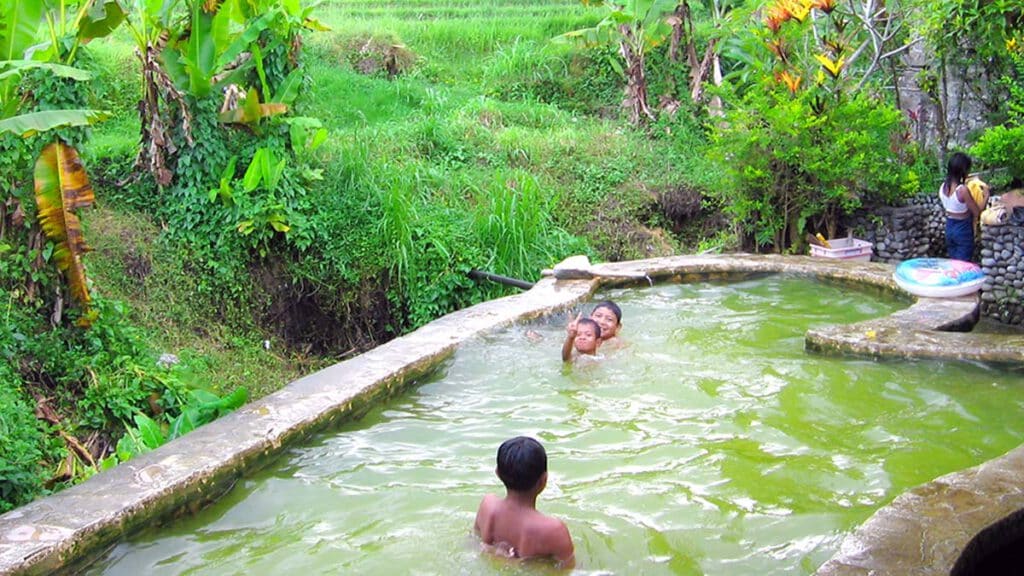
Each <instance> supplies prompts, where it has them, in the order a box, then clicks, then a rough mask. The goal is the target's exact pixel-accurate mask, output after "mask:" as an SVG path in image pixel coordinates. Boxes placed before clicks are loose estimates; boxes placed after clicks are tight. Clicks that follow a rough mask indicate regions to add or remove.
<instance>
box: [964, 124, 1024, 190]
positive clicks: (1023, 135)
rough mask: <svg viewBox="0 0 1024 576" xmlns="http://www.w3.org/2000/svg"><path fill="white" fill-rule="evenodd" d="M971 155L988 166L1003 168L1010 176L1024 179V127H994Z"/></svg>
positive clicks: (988, 130) (972, 149)
mask: <svg viewBox="0 0 1024 576" xmlns="http://www.w3.org/2000/svg"><path fill="white" fill-rule="evenodd" d="M971 155H972V156H975V157H977V158H979V159H980V160H982V161H983V162H984V163H985V164H986V165H988V166H1001V167H1005V168H1008V169H1009V170H1010V175H1011V176H1013V177H1017V178H1024V125H1018V126H1012V127H1010V126H1004V125H1000V126H993V127H991V128H988V129H987V130H985V133H984V134H982V135H981V138H979V139H978V142H977V143H976V144H975V145H974V146H972V147H971Z"/></svg>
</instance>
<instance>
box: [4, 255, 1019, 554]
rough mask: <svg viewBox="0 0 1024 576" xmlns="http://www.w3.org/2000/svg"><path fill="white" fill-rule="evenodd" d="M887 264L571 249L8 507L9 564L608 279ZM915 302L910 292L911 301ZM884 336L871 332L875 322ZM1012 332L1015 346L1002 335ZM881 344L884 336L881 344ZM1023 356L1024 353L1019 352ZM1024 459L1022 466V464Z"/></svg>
mask: <svg viewBox="0 0 1024 576" xmlns="http://www.w3.org/2000/svg"><path fill="white" fill-rule="evenodd" d="M892 271H893V268H892V266H891V265H887V264H875V263H851V262H840V261H831V260H823V259H812V258H810V257H800V256H793V257H783V256H759V255H743V254H738V255H727V256H717V255H715V256H678V257H670V258H657V259H651V260H639V261H632V262H622V263H613V264H602V265H595V266H591V265H590V264H589V263H588V262H587V261H586V259H585V258H579V257H577V258H574V259H569V260H567V261H565V262H563V263H561V264H560V265H558V266H556V267H555V268H554V269H553V270H551V271H546V272H547V274H546V277H545V278H543V279H541V280H540V281H539V282H537V283H536V285H535V286H534V287H533V288H532V289H531V290H529V291H527V292H524V293H522V294H517V295H514V296H509V297H506V298H501V299H497V300H492V301H489V302H484V303H482V304H478V305H476V306H473V307H471V308H467V309H465V310H461V311H458V312H455V313H452V314H449V315H447V316H445V317H443V318H441V319H438V320H436V321H434V322H431V323H430V324H428V325H426V326H424V327H422V328H420V329H418V330H416V331H415V332H412V333H410V334H408V335H406V336H403V337H401V338H396V339H395V340H392V341H391V342H388V343H387V344H384V345H382V346H379V347H377V348H375V349H374V350H371V351H369V352H367V353H365V354H362V355H360V356H358V357H356V358H353V359H350V360H347V361H345V362H341V363H339V364H335V365H333V366H331V367H329V368H326V369H324V370H321V371H319V372H317V373H315V374H312V375H310V376H307V377H304V378H301V379H299V380H296V381H295V382H292V383H290V384H289V385H287V386H285V387H284V388H282V389H281V390H280V391H278V392H276V393H274V394H271V395H269V396H266V397H264V398H262V399H260V400H258V401H256V402H253V403H251V404H248V405H246V406H244V407H242V408H241V409H239V410H237V411H236V412H234V413H232V414H230V415H228V416H225V417H224V418H221V419H219V420H217V421H215V422H213V423H210V424H208V425H206V426H203V427H201V428H199V429H197V430H195V431H193V432H191V433H190V434H188V435H187V436H185V437H183V438H179V439H177V440H174V441H172V442H169V443H168V444H166V445H164V446H161V447H160V448H158V449H157V450H154V451H153V452H150V453H148V454H143V455H140V456H137V457H136V458H134V459H132V460H131V461H129V462H126V463H124V464H121V465H119V466H117V467H116V468H114V469H112V470H109V471H106V472H103V473H100V474H97V475H95V476H93V477H92V478H90V479H88V480H87V481H85V482H83V483H81V484H79V485H77V486H74V487H72V488H69V489H67V490H64V491H62V492H60V493H58V494H55V495H53V496H49V497H46V498H42V499H40V500H37V501H35V502H33V503H31V504H28V505H26V506H23V507H22V508H19V509H17V510H14V511H11V512H8V513H7V514H4V515H2V516H0V573H3V574H12V573H24V574H41V573H48V572H52V571H56V570H61V569H66V568H68V567H69V566H73V565H77V564H79V563H81V562H82V561H83V559H87V558H89V557H91V556H93V555H95V554H96V553H97V552H98V551H101V550H103V549H104V548H105V547H107V546H109V545H110V544H112V543H114V542H116V541H117V540H118V539H120V538H122V537H123V536H124V535H125V534H128V533H131V532H133V531H135V530H137V529H139V528H141V527H143V526H152V525H154V524H155V523H158V522H160V521H163V520H166V519H167V518H169V517H172V516H174V515H175V514H179V513H182V512H184V513H188V512H190V511H194V510H196V509H198V508H199V507H201V506H203V505H204V504H206V503H208V502H210V501H212V500H214V499H216V498H217V497H219V496H220V495H221V494H223V493H224V492H225V491H226V490H228V489H230V488H231V486H232V485H233V484H234V482H235V481H236V480H237V479H238V478H240V477H242V476H244V475H246V474H248V473H250V472H252V471H253V470H254V469H257V468H259V467H261V466H263V465H265V464H266V463H267V462H268V461H269V460H271V459H272V458H274V457H276V456H277V455H279V454H280V453H281V452H282V450H283V449H284V447H286V446H289V445H292V444H294V443H296V442H299V441H301V440H302V439H304V438H305V437H307V436H309V435H310V434H313V433H315V432H317V431H320V430H323V429H325V428H327V427H329V426H331V425H333V424H336V423H338V422H342V421H345V420H350V419H353V418H358V417H360V416H361V415H362V414H363V413H365V411H366V410H368V409H369V408H370V407H371V406H372V405H374V404H375V403H376V402H378V401H380V399H381V398H384V397H387V396H389V395H391V394H397V393H399V392H401V391H403V390H405V389H407V388H409V387H410V386H413V385H415V383H416V382H417V380H418V379H419V378H420V377H421V376H423V375H424V374H426V373H427V372H429V371H430V370H432V369H433V368H434V367H435V366H436V365H437V363H438V362H439V361H440V360H442V359H443V358H445V357H447V356H448V355H450V354H451V353H452V352H453V351H454V350H455V348H456V347H457V346H458V345H459V344H461V343H463V342H465V341H467V340H468V339H470V338H473V337H475V336H477V335H478V334H481V333H483V332H487V331H490V330H493V329H495V328H498V327H502V326H505V325H508V324H511V323H513V322H521V321H526V320H530V319H532V318H535V317H538V316H541V315H544V314H549V313H552V312H555V311H558V310H560V309H563V308H566V307H568V306H571V305H572V304H574V303H576V302H578V301H580V300H582V299H585V298H587V297H588V296H589V295H590V294H592V293H593V292H594V291H595V290H596V289H598V288H599V287H601V286H620V285H648V284H649V283H653V282H663V281H682V282H688V281H697V280H706V279H711V280H714V279H721V280H728V279H737V278H743V277H749V276H752V275H761V274H774V273H786V274H797V275H803V276H808V277H815V278H818V279H822V280H826V281H838V282H841V283H849V284H855V285H859V286H869V287H875V288H876V289H878V290H880V291H883V292H889V293H892V294H899V292H898V288H897V287H896V285H895V283H894V282H893V280H892ZM911 300H912V299H910V298H908V302H909V301H911ZM976 319H977V299H972V298H966V299H957V300H955V301H946V302H938V301H922V300H919V301H917V302H916V303H915V304H913V305H911V306H910V308H908V310H906V311H901V312H897V313H896V314H894V315H893V316H891V317H889V318H888V319H878V320H876V321H871V322H873V323H871V322H869V323H859V324H855V325H852V326H849V327H830V328H827V329H822V330H819V331H816V332H821V334H820V335H815V336H813V337H812V335H811V334H810V333H809V334H808V347H809V348H812V349H816V350H822V351H826V352H830V351H836V352H842V353H857V354H863V353H867V354H872V355H876V356H889V355H892V356H912V355H924V356H929V357H946V358H968V357H969V358H971V359H980V360H985V359H988V358H986V357H983V356H982V355H980V353H979V355H971V356H964V355H963V351H964V349H965V344H964V341H963V340H962V338H963V337H965V336H970V335H968V334H959V333H952V332H944V331H941V330H948V329H950V328H960V329H962V328H964V327H966V325H968V324H971V323H973V321H974V320H976ZM872 330H873V331H874V335H873V336H871V331H872ZM993 338H994V340H992V341H990V342H988V343H982V341H981V340H979V341H978V342H976V343H972V346H976V347H977V349H979V350H983V349H990V350H991V349H998V350H999V353H998V354H997V355H995V358H996V359H997V360H998V361H1003V362H1008V363H1016V365H1018V366H1019V365H1021V364H1022V363H1024V343H1020V342H1017V341H1016V340H1013V339H1012V338H1009V339H1007V338H1006V337H997V336H995V335H993ZM1000 339H1002V340H1010V341H1011V342H1010V344H1006V345H1003V344H999V343H998V341H999V340H1000ZM883 344H884V345H883ZM1014 358H1016V360H1014ZM1020 468H1021V469H1024V467H1020Z"/></svg>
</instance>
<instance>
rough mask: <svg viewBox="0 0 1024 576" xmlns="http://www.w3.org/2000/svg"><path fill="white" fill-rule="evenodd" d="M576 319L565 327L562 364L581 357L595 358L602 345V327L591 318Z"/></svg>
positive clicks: (580, 317) (580, 315)
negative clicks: (598, 348)
mask: <svg viewBox="0 0 1024 576" xmlns="http://www.w3.org/2000/svg"><path fill="white" fill-rule="evenodd" d="M582 316H583V314H582V313H580V314H577V315H576V318H575V319H573V320H572V321H571V322H569V325H568V326H566V327H565V342H564V343H563V344H562V362H569V361H571V360H574V359H575V358H578V357H580V356H594V355H596V354H597V347H598V346H599V345H600V344H601V326H600V325H599V324H598V323H597V322H595V321H593V320H591V319H590V318H582Z"/></svg>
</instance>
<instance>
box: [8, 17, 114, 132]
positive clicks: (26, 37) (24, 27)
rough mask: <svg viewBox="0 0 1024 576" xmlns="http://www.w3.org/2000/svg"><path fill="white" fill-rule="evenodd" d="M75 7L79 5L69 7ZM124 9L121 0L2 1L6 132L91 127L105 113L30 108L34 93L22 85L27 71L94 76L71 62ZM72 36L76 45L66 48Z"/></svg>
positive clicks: (107, 29)
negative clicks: (120, 3) (74, 8)
mask: <svg viewBox="0 0 1024 576" xmlns="http://www.w3.org/2000/svg"><path fill="white" fill-rule="evenodd" d="M66 4H67V5H66ZM72 7H77V10H74V11H71V10H69V9H70V8H72ZM119 10H120V6H119V5H118V4H117V3H116V1H115V0H89V1H87V2H81V3H76V2H71V1H70V0H67V2H65V0H61V1H59V2H54V1H46V2H24V1H20V0H0V133H4V132H10V133H13V134H17V135H20V136H26V137H27V136H31V135H33V134H35V133H37V132H45V131H47V130H53V129H57V128H65V127H69V126H85V125H88V124H92V123H94V122H96V121H98V120H101V119H102V118H103V117H105V114H104V113H102V112H99V111H95V110H84V109H71V110H47V111H41V112H25V111H24V109H25V108H26V107H27V106H28V105H29V104H31V103H30V102H29V95H28V93H26V92H24V91H22V90H20V89H19V86H20V84H21V81H22V78H23V74H24V73H25V72H26V71H28V70H32V69H44V70H46V71H47V72H49V73H50V74H53V75H54V76H57V77H60V78H69V79H72V80H88V79H89V78H91V74H90V73H89V72H86V71H84V70H79V69H77V68H73V67H71V66H68V65H67V64H69V63H70V62H72V60H73V58H74V50H75V49H76V48H77V46H78V45H79V44H80V43H84V42H88V41H89V40H91V39H93V38H100V37H102V36H105V35H107V34H109V33H110V32H111V31H113V30H114V29H115V28H116V27H117V26H118V25H119V24H120V22H121V21H122V20H123V12H121V11H119ZM67 12H71V13H72V14H74V16H73V18H71V19H67V18H66V17H65V14H66V13H67ZM44 23H46V26H44V25H43V24H44ZM69 35H70V36H69ZM68 37H70V38H71V40H70V45H71V48H70V50H66V51H64V52H62V51H61V50H59V47H60V46H61V45H62V44H61V42H62V41H63V40H66V39H67V38H68Z"/></svg>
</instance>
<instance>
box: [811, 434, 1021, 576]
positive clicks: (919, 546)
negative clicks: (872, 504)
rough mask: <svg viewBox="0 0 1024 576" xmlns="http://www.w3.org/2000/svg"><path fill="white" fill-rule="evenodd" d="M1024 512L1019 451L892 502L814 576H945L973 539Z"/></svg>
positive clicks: (844, 542) (852, 535) (951, 475)
mask: <svg viewBox="0 0 1024 576" xmlns="http://www.w3.org/2000/svg"><path fill="white" fill-rule="evenodd" d="M1021 509H1024V446H1022V447H1019V448H1015V449H1013V450H1011V451H1010V452H1007V453H1006V454H1005V455H1003V456H1000V457H999V458H995V459H993V460H989V461H988V462H985V463H984V464H981V465H980V466H975V467H974V468H968V469H967V470H961V471H959V472H953V473H952V474H947V475H945V476H942V477H939V478H937V479H935V480H933V481H932V482H929V483H927V484H923V485H921V486H918V487H917V488H914V489H912V490H910V491H909V492H905V493H903V494H901V495H899V496H897V497H896V499H895V500H893V501H892V503H891V504H889V505H888V506H885V507H884V508H882V509H880V510H878V511H877V512H875V514H874V515H873V516H871V518H869V519H868V520H867V522H865V523H864V524H862V525H861V526H860V527H859V528H857V530H856V531H855V532H854V533H853V534H851V535H850V536H848V537H847V538H846V539H845V540H843V543H842V545H841V547H840V550H839V553H838V554H836V555H835V556H834V557H832V559H830V560H829V561H828V562H826V563H825V564H823V565H822V566H821V568H819V569H818V571H817V572H815V576H869V575H870V576H909V575H913V576H933V575H934V576H940V575H941V576H947V575H948V574H949V572H950V569H952V568H953V565H954V564H955V563H956V561H957V558H959V556H960V554H961V553H962V552H963V550H964V548H965V547H966V546H967V543H968V542H970V540H971V538H973V537H974V536H975V534H977V533H979V532H981V531H982V530H983V529H984V528H986V527H987V526H989V525H991V524H993V523H994V522H996V521H998V520H1000V519H1002V518H1004V517H1005V516H1007V515H1009V514H1011V513H1013V512H1016V511H1017V510H1021Z"/></svg>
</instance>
